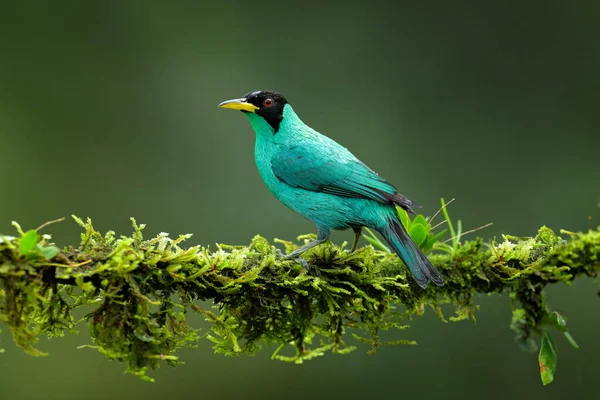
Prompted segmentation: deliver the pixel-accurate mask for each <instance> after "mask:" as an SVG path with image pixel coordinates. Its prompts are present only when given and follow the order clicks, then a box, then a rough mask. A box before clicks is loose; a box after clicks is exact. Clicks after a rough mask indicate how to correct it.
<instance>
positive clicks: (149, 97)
mask: <svg viewBox="0 0 600 400" xmlns="http://www.w3.org/2000/svg"><path fill="white" fill-rule="evenodd" d="M300 3H301V4H300V5H299V4H292V3H291V2H283V1H280V2H274V1H273V2H259V1H234V0H229V1H219V2H216V1H215V2H210V3H209V2H198V1H174V2H167V1H162V2H161V1H150V0H147V1H104V2H74V1H73V2H67V1H54V2H47V1H37V2H36V1H22V2H8V1H5V2H2V5H1V7H0V232H3V233H11V232H13V230H12V227H11V226H10V221H11V220H17V221H19V222H20V223H21V224H22V225H23V226H24V227H26V228H34V227H36V226H38V225H40V224H41V223H43V222H45V221H47V220H51V219H54V218H57V217H61V216H69V215H70V214H76V215H79V216H81V217H87V216H89V217H91V218H92V219H93V220H94V221H95V225H96V227H97V228H99V229H100V230H102V231H106V230H109V229H114V230H116V231H117V232H118V233H129V231H130V229H129V217H130V216H135V217H136V218H137V220H138V221H139V222H144V223H146V224H147V225H148V228H147V231H146V232H147V233H148V234H149V235H150V234H156V233H158V232H160V231H166V232H170V233H171V234H174V235H175V234H179V233H188V232H189V233H194V237H193V239H192V242H193V243H194V244H196V243H202V244H207V245H209V244H214V243H216V242H222V243H230V244H245V243H248V242H249V240H250V239H251V238H252V236H253V235H255V234H261V235H264V236H266V237H268V238H274V237H279V238H285V239H293V238H295V237H296V236H297V235H299V234H302V233H307V232H312V231H313V227H312V226H311V224H310V223H309V222H307V221H305V220H303V219H302V218H301V217H299V216H297V215H294V214H293V213H292V212H291V211H289V210H287V209H286V208H285V207H284V206H283V205H281V204H279V203H278V201H277V200H275V199H274V198H273V197H272V196H271V194H270V193H269V192H268V191H267V190H266V188H265V187H264V185H263V183H262V181H261V179H260V177H259V175H258V173H257V171H256V168H255V166H254V159H253V143H254V134H253V132H252V130H251V128H250V126H249V124H248V123H247V121H246V119H245V118H244V116H243V115H241V114H240V113H235V112H232V111H225V110H220V109H217V108H216V105H217V104H218V103H219V102H220V101H222V100H225V99H229V98H232V97H238V96H241V95H243V94H244V93H246V92H248V91H251V90H256V89H271V90H278V91H280V92H282V93H284V94H285V95H286V96H287V97H288V99H289V100H290V102H291V103H292V104H293V105H294V108H295V110H296V111H297V112H298V113H299V114H300V116H302V117H303V119H304V120H305V122H307V123H308V124H309V125H311V126H313V127H315V128H316V129H318V130H319V131H321V132H322V133H325V134H327V135H328V136H330V137H332V138H334V139H335V140H337V141H339V142H340V143H342V144H344V145H345V146H346V147H348V148H349V149H351V150H352V151H353V152H354V153H355V154H356V155H357V156H358V157H359V158H360V159H362V160H363V161H365V162H366V163H367V164H368V165H369V166H371V167H372V168H373V169H375V170H376V171H378V172H379V173H380V174H381V175H383V176H385V177H387V178H388V179H389V180H390V181H391V182H393V183H395V184H396V185H397V186H398V187H399V188H400V189H401V192H402V193H404V194H406V195H408V196H409V197H411V198H414V199H416V200H418V201H419V202H420V203H422V204H423V205H424V208H423V210H422V211H423V212H424V213H425V214H428V215H431V214H433V212H435V211H436V209H437V208H438V205H439V198H440V197H442V196H443V197H445V198H446V199H449V198H452V197H456V199H457V200H456V202H455V203H454V204H452V206H451V209H450V211H451V214H452V215H453V216H454V217H455V218H460V219H462V220H463V223H464V225H465V227H466V228H472V227H476V226H479V225H482V224H485V223H487V222H494V225H493V227H491V228H488V229H487V230H485V231H482V232H479V233H478V234H480V235H482V236H484V237H486V238H489V239H491V238H493V237H499V236H500V234H501V233H511V234H515V235H534V234H535V233H536V230H537V228H538V227H539V226H541V225H544V224H546V225H548V226H550V227H551V228H553V229H560V228H565V229H569V230H575V231H576V230H587V229H589V228H593V227H596V226H598V225H600V212H599V211H600V210H599V208H598V200H599V195H600V188H599V185H598V183H599V182H600V161H599V157H598V149H599V147H600V113H599V112H598V110H599V108H598V107H599V99H598V93H599V92H600V45H599V40H598V39H599V38H600V24H599V23H598V21H599V20H600V3H599V2H597V1H571V2H563V1H529V2H521V1H505V2H476V1H458V2H446V1H397V2H391V1H388V2H378V1H369V2H359V1H352V0H348V1H345V2H339V3H338V4H336V5H334V4H333V3H332V4H326V3H325V2H311V1H303V2H300ZM48 231H49V232H51V233H53V235H54V238H55V240H56V242H57V243H58V244H60V245H66V244H74V243H77V242H78V238H79V230H78V228H77V227H76V226H75V224H74V223H73V222H72V221H70V220H67V221H66V222H64V223H61V224H58V225H54V226H52V227H51V228H49V229H48ZM350 237H351V235H350V233H347V232H342V233H337V234H334V236H333V240H335V241H338V242H342V241H344V240H350ZM597 291H598V283H597V282H594V281H592V280H590V279H588V280H585V279H581V280H579V281H577V282H575V283H574V284H573V285H572V286H571V287H554V288H551V289H550V290H549V291H548V295H547V300H548V302H549V304H550V305H551V306H552V307H554V308H555V309H558V310H559V311H561V312H563V313H564V314H565V315H566V316H568V317H569V324H570V330H571V332H572V334H573V336H574V337H575V339H577V341H578V342H579V344H580V346H581V350H579V351H576V350H574V349H572V348H570V347H569V346H568V345H567V343H566V341H564V340H563V339H562V338H558V345H559V364H558V370H557V377H556V381H555V383H553V384H552V385H551V386H549V387H545V388H544V387H542V385H541V382H540V378H539V372H538V366H537V354H528V353H524V352H521V350H520V349H519V347H518V346H517V344H516V343H515V342H514V341H513V336H514V335H513V332H512V331H510V330H509V327H508V325H509V322H510V309H509V300H508V299H506V298H501V297H499V296H491V297H488V296H480V297H478V298H477V302H478V304H480V306H481V311H480V312H479V313H478V315H477V323H476V324H474V323H472V322H461V323H448V324H445V323H443V322H441V321H439V320H438V319H437V318H435V316H434V315H432V314H433V313H431V312H428V313H427V315H426V316H424V317H422V318H418V319H416V320H414V321H413V323H412V327H411V329H410V330H408V331H404V332H399V333H397V334H395V336H394V337H396V338H398V337H401V338H406V339H414V340H417V341H418V342H419V345H418V346H413V347H390V348H382V349H380V350H379V351H378V352H377V354H375V355H372V356H368V355H366V354H365V352H366V350H367V348H365V347H361V348H360V349H359V350H358V351H356V352H354V353H352V354H350V355H348V356H334V355H327V356H326V357H323V358H321V359H317V360H314V361H310V362H308V363H305V364H304V365H287V364H284V363H280V362H276V361H271V360H270V354H271V351H272V350H273V349H270V350H269V349H266V350H265V351H263V352H262V353H260V354H259V355H257V356H255V357H233V358H227V357H223V356H220V355H213V354H212V351H211V348H210V343H209V342H208V341H201V342H199V343H198V348H197V349H194V350H188V351H182V352H181V353H180V356H181V358H182V359H183V360H184V361H185V362H186V365H184V366H181V367H177V368H169V367H166V366H165V367H163V368H160V369H159V370H157V371H155V372H153V373H152V376H153V377H155V378H156V379H157V383H155V384H148V383H143V382H141V381H139V380H138V379H136V378H135V377H132V376H124V375H123V374H122V372H123V370H124V367H123V365H120V364H118V363H116V362H109V361H107V360H105V359H104V358H103V357H102V356H101V355H99V354H98V353H96V352H95V351H93V350H89V349H87V350H77V349H76V346H78V345H80V344H84V343H88V342H89V337H88V334H87V331H86V327H85V325H82V326H81V330H82V332H81V334H80V335H79V336H74V335H68V336H67V337H65V338H62V339H53V340H51V341H47V340H42V341H41V343H40V346H41V348H42V349H43V350H46V351H49V352H50V356H49V357H45V358H41V359H35V358H32V357H30V356H27V355H25V354H24V353H23V352H21V351H20V350H19V349H17V348H16V347H15V346H14V345H13V343H12V339H11V337H10V334H9V332H7V330H6V329H5V327H4V329H3V331H4V332H3V333H2V334H1V335H0V344H1V347H3V348H4V349H5V350H6V352H5V353H3V354H0V397H1V398H2V399H7V400H18V399H46V400H50V399H106V398H110V399H114V400H117V399H138V398H140V399H148V400H149V399H164V398H178V399H188V398H190V399H198V398H211V399H271V398H273V399H280V398H287V399H307V398H310V399H321V398H327V399H332V398H343V399H371V398H373V399H375V398H377V399H387V398H400V397H405V398H433V397H434V396H435V398H437V399H454V398H456V399H471V398H478V399H481V398H487V399H505V398H511V399H532V398H542V397H543V398H545V399H562V398H565V397H566V396H571V398H577V399H586V398H595V397H596V396H597V379H598V373H599V372H600V367H599V364H598V358H599V355H600V342H599V341H598V334H597V332H598V329H599V328H600V318H599V317H598V316H599V315H600V313H599V312H600V301H599V299H598V296H597V294H596V293H597ZM199 326H200V327H204V328H205V327H206V326H205V325H202V324H201V323H199ZM0 327H1V325H0Z"/></svg>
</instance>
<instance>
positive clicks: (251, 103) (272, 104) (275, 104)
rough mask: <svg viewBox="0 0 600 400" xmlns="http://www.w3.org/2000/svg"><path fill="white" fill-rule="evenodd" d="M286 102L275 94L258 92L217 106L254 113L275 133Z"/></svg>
mask: <svg viewBox="0 0 600 400" xmlns="http://www.w3.org/2000/svg"><path fill="white" fill-rule="evenodd" d="M287 102H288V101H287V100H286V98H285V97H283V96H282V95H281V94H279V93H277V92H272V91H267V90H259V91H256V92H250V93H246V94H245V95H244V97H243V98H241V99H233V100H227V101H224V102H222V103H221V104H219V107H223V108H231V109H234V110H240V111H242V112H244V113H248V112H251V113H255V114H256V115H258V116H260V117H263V118H264V119H265V121H266V122H267V123H268V124H269V125H270V126H271V127H272V128H273V130H274V132H275V133H277V131H278V130H279V124H280V123H281V121H282V120H283V108H284V107H285V105H286V104H287Z"/></svg>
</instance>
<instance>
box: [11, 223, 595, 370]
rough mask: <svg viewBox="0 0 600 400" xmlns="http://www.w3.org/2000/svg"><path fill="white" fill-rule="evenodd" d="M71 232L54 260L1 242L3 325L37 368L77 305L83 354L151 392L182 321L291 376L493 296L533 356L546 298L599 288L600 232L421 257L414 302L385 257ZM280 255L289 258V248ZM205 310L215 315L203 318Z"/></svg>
mask: <svg viewBox="0 0 600 400" xmlns="http://www.w3.org/2000/svg"><path fill="white" fill-rule="evenodd" d="M75 220H76V221H77V222H78V223H79V224H80V225H81V226H82V227H83V229H84V233H83V234H82V238H81V239H82V240H81V244H80V246H79V247H77V248H72V247H69V248H66V249H63V251H61V252H59V253H55V252H54V251H48V250H45V249H46V248H51V247H53V246H52V244H51V243H49V237H48V236H45V237H39V238H37V243H29V242H28V243H24V244H22V245H20V244H21V243H20V240H23V239H22V238H23V236H24V235H25V234H27V232H22V231H20V232H19V233H20V235H21V237H20V238H14V239H12V240H10V239H6V240H2V241H0V321H2V322H4V324H5V325H6V326H8V328H9V329H10V331H11V332H12V335H13V338H14V340H15V342H16V343H17V345H19V346H20V347H21V348H22V349H23V350H25V351H26V352H28V353H30V354H32V355H42V354H43V353H42V352H40V351H39V350H37V348H36V347H35V345H36V341H37V338H38V336H39V335H41V334H44V335H50V336H60V335H63V334H64V333H65V332H66V331H72V330H74V329H75V328H76V323H75V320H74V318H73V316H72V313H73V310H75V309H76V308H79V307H82V306H86V307H88V308H89V309H90V310H91V312H90V313H89V314H88V315H87V316H86V318H85V321H86V322H87V324H88V325H89V329H90V332H91V336H92V339H93V341H94V344H93V346H92V347H94V348H96V349H97V350H98V351H100V352H101V353H102V354H104V355H105V356H106V357H107V358H108V359H112V360H119V361H121V362H124V363H126V365H127V370H128V371H129V372H130V373H132V374H135V375H137V376H140V377H142V378H144V379H148V380H150V378H148V376H147V375H146V371H147V370H148V368H156V367H158V366H159V365H160V364H161V363H163V362H166V363H167V364H171V365H175V364H177V363H179V360H178V358H177V356H176V355H175V354H176V352H177V350H178V349H180V348H182V347H190V346H195V345H196V344H197V342H198V340H199V339H200V335H199V333H198V332H197V330H196V329H194V328H192V327H191V326H189V325H188V323H187V321H186V313H188V312H195V313H200V314H201V315H202V316H203V317H204V318H205V319H206V320H207V321H208V322H210V324H211V330H210V332H208V333H205V334H204V335H203V337H206V339H208V340H210V341H211V342H212V343H213V348H214V351H215V352H216V353H220V354H226V355H238V354H254V353H256V352H257V351H259V350H260V348H261V345H263V344H265V343H272V344H275V347H276V348H277V350H276V351H275V353H274V354H273V358H275V359H279V360H283V361H289V362H296V363H301V362H303V361H305V360H310V359H312V358H314V357H317V356H322V355H324V354H326V353H328V352H332V353H339V354H346V353H348V352H350V351H352V350H354V346H352V345H351V344H349V343H347V341H348V340H349V339H350V338H355V339H358V340H360V341H364V342H367V343H369V344H370V345H371V346H372V351H374V350H375V349H376V348H377V347H378V346H380V345H382V344H414V342H412V341H409V340H405V339H403V338H400V339H399V340H397V341H394V342H390V343H382V341H381V340H380V338H379V333H380V332H381V331H382V330H386V329H390V328H399V329H405V328H407V327H408V325H407V321H408V320H409V318H410V317H411V316H415V315H421V314H422V313H423V311H424V310H425V308H426V306H431V307H432V308H433V309H434V310H435V311H436V312H437V314H438V315H439V316H440V317H441V318H444V317H443V315H442V313H441V308H440V306H441V305H442V304H452V305H454V307H455V315H454V316H453V317H451V318H450V320H452V321H459V320H463V319H474V318H475V312H476V310H477V306H476V305H474V303H473V295H474V294H476V293H499V294H501V295H506V296H509V297H510V298H511V299H512V300H513V301H512V304H513V305H512V306H513V320H512V325H511V326H512V328H513V329H514V330H515V331H516V332H517V336H518V339H519V341H520V342H521V343H523V344H525V345H526V346H529V348H532V346H531V344H532V343H533V342H532V338H533V337H534V335H543V333H544V332H545V329H546V327H548V326H552V323H551V320H550V316H551V315H552V313H551V312H550V310H549V309H548V307H547V305H546V304H545V302H544V296H543V289H544V287H545V286H546V285H548V284H549V283H556V282H562V283H569V282H571V281H572V280H573V279H575V277H577V276H579V275H588V276H595V275H596V273H597V272H598V269H600V262H599V258H598V257H599V255H600V232H599V231H597V230H594V231H590V232H587V233H568V232H564V233H565V234H566V235H567V240H563V239H562V238H560V237H558V236H557V235H556V234H555V233H554V232H553V231H552V230H550V229H548V228H545V227H543V228H541V229H540V231H539V232H538V234H537V236H536V237H534V238H522V239H518V238H513V237H510V236H505V237H504V240H503V241H502V242H500V243H493V244H491V245H487V244H485V243H484V242H483V241H482V240H481V239H477V240H473V241H468V242H464V243H462V244H460V245H457V246H456V248H455V249H454V248H453V250H452V252H449V253H447V254H433V255H431V260H432V262H433V263H434V264H435V265H436V266H437V267H438V268H439V269H440V270H441V272H442V273H443V275H444V276H445V278H446V285H444V286H442V287H436V286H431V287H429V288H428V289H427V290H422V289H421V288H419V287H418V286H417V285H416V284H415V283H414V282H413V280H412V278H410V276H408V274H407V271H406V269H405V268H404V266H403V265H402V264H401V262H400V261H399V259H398V258H397V257H396V256H395V255H392V254H389V253H387V252H385V251H381V250H376V249H374V248H373V247H371V246H368V247H363V248H361V249H359V250H358V251H356V252H354V253H352V254H349V253H348V251H347V250H346V249H344V248H342V247H339V246H335V245H333V244H332V243H329V242H328V243H326V244H324V245H321V246H318V247H317V248H315V249H313V250H310V251H309V252H307V253H306V254H305V255H304V258H305V259H306V260H307V261H308V263H309V264H310V266H311V269H310V270H309V271H307V270H306V269H305V268H304V267H302V266H301V265H300V264H298V263H297V262H295V261H290V260H282V259H281V258H280V257H279V256H278V255H277V252H276V249H275V247H274V246H273V245H272V244H271V243H270V242H269V241H267V240H266V239H264V238H262V237H260V236H256V237H255V238H254V239H253V240H252V242H251V243H250V245H249V246H247V247H244V246H226V245H221V246H218V248H217V250H216V251H214V252H211V251H209V250H208V249H207V248H204V247H200V246H195V247H190V248H184V247H182V242H183V241H185V240H186V239H189V235H182V236H179V237H178V238H177V239H171V238H169V237H168V236H167V235H166V234H160V235H159V236H157V237H155V238H153V239H150V240H144V238H143V235H142V230H143V228H144V226H143V225H140V226H138V225H137V224H136V223H135V221H134V220H132V222H133V233H132V235H131V236H121V237H120V238H116V237H115V234H114V233H113V232H108V233H107V234H105V235H102V234H100V233H99V232H97V231H96V230H95V229H94V228H93V226H92V223H91V221H89V220H88V221H87V222H83V221H82V220H80V219H78V218H75ZM30 235H32V234H30ZM302 239H308V237H303V238H302ZM27 240H31V237H30V238H28V239H27ZM283 243H284V244H285V246H286V247H287V249H288V250H291V249H292V248H295V247H296V244H293V243H290V242H283ZM429 245H431V244H429ZM20 248H21V250H22V249H23V248H25V249H26V250H30V251H34V250H32V249H35V254H36V255H35V256H28V255H26V254H23V253H22V251H20ZM44 254H46V255H48V254H49V255H52V257H51V259H48V258H47V257H44ZM203 300H210V301H212V303H213V307H212V308H210V309H207V308H206V307H203V306H202V305H201V304H202V303H201V301H203ZM398 306H403V308H402V311H401V312H400V311H399V310H397V307H398ZM555 319H556V318H555ZM564 332H566V325H565V329H564ZM348 333H351V334H352V335H348ZM567 334H568V332H567ZM350 340H351V339H350Z"/></svg>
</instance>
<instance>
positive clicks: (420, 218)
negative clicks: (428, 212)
mask: <svg viewBox="0 0 600 400" xmlns="http://www.w3.org/2000/svg"><path fill="white" fill-rule="evenodd" d="M414 224H420V225H423V226H425V227H429V223H428V222H427V220H426V219H425V216H424V215H423V214H418V215H417V216H416V217H415V218H414V219H413V220H412V225H414ZM427 231H429V229H427Z"/></svg>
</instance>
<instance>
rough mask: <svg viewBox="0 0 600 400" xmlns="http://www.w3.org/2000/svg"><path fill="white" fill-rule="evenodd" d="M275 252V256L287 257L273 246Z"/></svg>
mask: <svg viewBox="0 0 600 400" xmlns="http://www.w3.org/2000/svg"><path fill="white" fill-rule="evenodd" d="M275 254H277V257H281V258H286V257H287V255H286V254H285V253H284V252H283V251H281V250H279V249H278V248H275Z"/></svg>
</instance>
